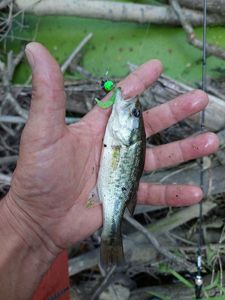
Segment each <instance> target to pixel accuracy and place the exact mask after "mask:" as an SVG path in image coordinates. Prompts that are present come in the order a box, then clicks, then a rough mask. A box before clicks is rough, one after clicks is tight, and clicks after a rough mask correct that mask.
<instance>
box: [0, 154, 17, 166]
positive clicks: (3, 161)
mask: <svg viewBox="0 0 225 300" xmlns="http://www.w3.org/2000/svg"><path fill="white" fill-rule="evenodd" d="M17 159H18V155H11V156H5V157H0V165H3V164H4V165H6V164H10V163H15V162H16V161H17Z"/></svg>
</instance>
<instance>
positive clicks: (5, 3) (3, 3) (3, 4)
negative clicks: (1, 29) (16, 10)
mask: <svg viewBox="0 0 225 300" xmlns="http://www.w3.org/2000/svg"><path fill="white" fill-rule="evenodd" d="M11 2H12V0H2V1H1V3H0V9H3V8H5V7H6V6H8V5H9V4H10V3H11Z"/></svg>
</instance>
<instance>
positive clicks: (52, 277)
mask: <svg viewBox="0 0 225 300" xmlns="http://www.w3.org/2000/svg"><path fill="white" fill-rule="evenodd" d="M69 299H70V291H69V274H68V256H67V252H66V251H63V252H62V253H61V254H60V255H58V257H57V258H56V259H55V261H54V262H53V264H52V266H51V267H50V269H49V270H48V272H47V273H46V274H45V277H44V278H43V280H42V281H41V283H40V285H39V287H38V289H37V291H36V293H35V294H34V296H33V298H32V300H69Z"/></svg>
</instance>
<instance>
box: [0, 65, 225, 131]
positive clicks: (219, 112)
mask: <svg viewBox="0 0 225 300" xmlns="http://www.w3.org/2000/svg"><path fill="white" fill-rule="evenodd" d="M129 66H130V69H131V70H134V69H135V68H136V67H137V66H136V65H132V64H129ZM21 89H22V91H23V95H22V97H23V98H25V97H27V98H29V99H30V97H31V86H21V85H13V86H12V87H11V91H12V94H13V95H17V94H18V91H20V90H21ZM193 89H194V88H193V87H191V86H187V85H185V84H183V83H181V82H178V81H176V80H174V79H172V78H170V77H168V76H166V75H161V76H160V77H159V79H158V80H157V81H156V83H155V84H154V85H153V86H152V87H151V88H150V89H148V90H147V91H146V92H145V93H144V95H143V97H142V99H144V101H145V102H146V104H147V105H146V108H145V109H147V108H149V106H150V104H151V106H156V105H159V104H163V103H165V102H167V101H168V100H170V99H173V98H175V97H177V96H179V95H180V94H184V93H186V92H190V91H192V90H193ZM0 90H1V86H0ZM65 91H66V94H67V103H66V105H67V110H68V111H70V112H76V113H79V114H86V113H87V112H88V111H90V110H91V109H92V107H93V106H94V105H95V103H94V101H93V100H94V96H93V94H94V95H95V97H101V89H100V87H99V86H98V85H97V84H96V82H94V83H93V81H85V82H83V83H77V84H76V83H73V84H71V83H66V84H65ZM0 97H1V95H0ZM74 99H76V101H75V100H74ZM224 100H225V99H220V98H218V97H216V96H213V95H209V104H208V106H207V107H206V110H205V126H206V128H208V129H209V130H212V131H219V130H221V129H223V128H225V118H224V115H225V101H224ZM215 116H216V118H215ZM189 119H190V120H193V121H195V122H196V123H198V124H199V114H196V115H194V116H192V117H190V118H189Z"/></svg>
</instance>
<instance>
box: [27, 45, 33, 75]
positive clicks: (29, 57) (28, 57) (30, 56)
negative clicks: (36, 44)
mask: <svg viewBox="0 0 225 300" xmlns="http://www.w3.org/2000/svg"><path fill="white" fill-rule="evenodd" d="M25 53H26V57H27V60H28V63H29V65H30V66H31V68H32V69H33V68H34V65H35V60H34V56H33V53H32V51H31V50H30V48H29V44H28V45H27V46H26V48H25Z"/></svg>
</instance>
